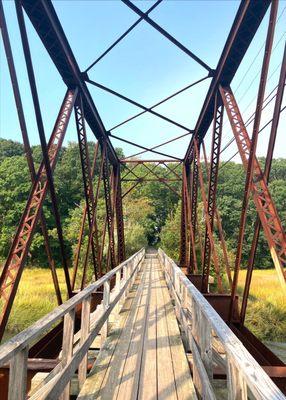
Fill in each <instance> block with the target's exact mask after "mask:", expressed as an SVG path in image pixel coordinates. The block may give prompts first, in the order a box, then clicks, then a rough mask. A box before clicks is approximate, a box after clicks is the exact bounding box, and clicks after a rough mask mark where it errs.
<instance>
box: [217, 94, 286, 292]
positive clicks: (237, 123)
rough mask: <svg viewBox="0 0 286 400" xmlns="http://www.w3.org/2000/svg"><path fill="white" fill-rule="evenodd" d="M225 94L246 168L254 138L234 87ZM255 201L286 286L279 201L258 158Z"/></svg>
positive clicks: (253, 188)
mask: <svg viewBox="0 0 286 400" xmlns="http://www.w3.org/2000/svg"><path fill="white" fill-rule="evenodd" d="M220 91H221V95H222V98H223V101H224V106H225V109H226V111H227V114H228V117H229V119H230V123H231V126H232V130H233V133H234V136H235V139H236V142H237V146H238V149H239V153H240V156H241V159H242V162H243V165H244V167H245V169H246V168H247V165H248V158H249V152H250V146H251V141H250V139H249V136H248V133H247V130H246V128H245V125H244V122H243V119H242V116H241V114H240V111H239V108H238V105H237V103H236V100H235V98H234V95H233V93H232V91H231V89H230V88H221V89H220ZM251 191H252V193H253V200H254V203H255V206H256V209H257V212H258V215H259V219H260V221H261V225H262V228H263V230H264V234H265V238H266V240H267V242H268V245H269V248H270V253H271V256H272V259H273V262H274V265H275V268H276V271H277V273H278V277H279V279H280V282H281V284H282V286H283V287H284V286H285V279H286V276H285V275H286V274H285V271H284V269H285V266H286V238H285V233H284V230H283V227H282V224H281V220H280V218H279V215H278V213H277V210H276V207H275V204H274V202H273V200H272V197H271V195H270V192H269V189H268V186H267V182H266V180H265V177H264V174H263V172H262V169H261V167H260V164H259V161H258V159H257V158H256V157H254V171H253V179H252V183H251Z"/></svg>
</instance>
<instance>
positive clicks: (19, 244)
mask: <svg viewBox="0 0 286 400" xmlns="http://www.w3.org/2000/svg"><path fill="white" fill-rule="evenodd" d="M76 95H77V90H73V91H72V90H69V91H68V92H67V94H66V96H65V98H64V101H63V104H62V107H61V110H60V112H59V115H58V118H57V121H56V124H55V127H54V130H53V132H52V135H51V138H50V140H49V144H48V155H49V162H50V168H51V171H53V170H54V168H55V166H56V163H57V157H58V154H59V151H60V149H61V146H62V143H63V140H64V137H65V133H66V129H67V125H68V122H69V119H70V116H71V112H72V109H73V106H74V102H75V99H76ZM47 190H48V180H47V174H46V168H45V165H44V162H42V163H41V165H40V168H39V170H38V173H37V179H36V180H35V183H34V184H33V186H32V189H31V193H30V195H29V198H28V201H27V205H26V207H25V210H24V212H23V214H22V217H21V220H20V223H19V226H18V228H17V232H16V235H15V237H14V239H13V242H12V246H11V249H10V251H9V254H8V257H7V260H6V262H5V264H4V268H3V271H2V274H1V278H0V290H1V298H2V302H3V303H2V304H3V306H2V311H1V320H0V338H2V337H3V334H4V330H5V326H6V323H7V320H8V317H9V314H10V311H11V307H12V304H13V301H14V298H15V296H16V292H17V288H18V284H19V282H20V278H21V275H22V272H23V268H24V263H25V260H26V257H27V254H28V251H29V247H30V245H31V241H32V238H33V234H34V231H35V227H36V224H37V221H38V219H39V216H40V212H41V209H42V206H43V202H44V199H45V197H46V194H47ZM66 278H67V284H68V282H69V275H68V276H67V277H66ZM67 288H68V293H69V292H71V287H70V285H67Z"/></svg>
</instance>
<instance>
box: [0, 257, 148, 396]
mask: <svg viewBox="0 0 286 400" xmlns="http://www.w3.org/2000/svg"><path fill="white" fill-rule="evenodd" d="M144 256H145V249H141V250H139V251H138V252H137V253H135V254H134V255H133V256H131V257H130V258H129V259H128V260H126V261H124V262H123V263H121V264H120V265H118V266H117V267H116V268H114V269H113V270H111V271H109V272H108V273H107V274H105V275H104V276H103V277H102V278H100V279H99V280H97V281H96V282H94V283H92V284H90V285H89V286H87V287H86V288H85V289H83V290H82V291H80V292H79V293H78V294H76V295H75V296H74V297H72V298H71V299H69V300H68V301H66V302H65V303H63V304H62V305H60V306H59V307H57V308H56V309H54V310H53V311H51V312H50V313H49V314H47V315H46V316H45V317H43V318H41V319H40V320H38V321H37V322H36V323H35V324H34V325H32V326H31V327H29V328H27V329H25V330H24V331H23V332H20V333H19V334H17V335H16V336H14V337H13V338H12V339H10V340H9V341H7V342H6V343H4V344H3V345H2V346H0V367H1V366H3V365H4V364H6V363H8V362H9V363H10V374H9V394H8V399H9V400H24V399H25V398H26V383H27V382H26V377H27V362H28V350H29V347H30V346H31V345H32V344H34V342H35V340H36V339H38V338H39V337H40V336H41V335H42V334H43V333H45V332H47V331H48V330H49V329H50V328H51V327H52V326H53V325H54V324H55V323H56V322H58V321H59V320H61V319H62V318H64V335H63V344H62V351H61V361H60V363H59V364H58V365H57V366H56V367H55V368H54V370H52V371H51V372H50V374H49V375H48V376H47V377H46V378H45V380H44V382H43V383H42V384H40V385H39V387H37V388H36V389H35V390H33V392H32V393H29V396H30V397H29V398H30V399H32V400H36V399H55V398H58V397H59V396H61V399H63V400H66V399H69V396H70V381H71V379H72V377H73V374H74V373H75V371H76V370H77V369H79V381H80V385H81V384H82V383H83V382H84V380H85V378H86V373H87V368H86V364H87V352H88V350H89V347H90V345H91V344H92V342H93V340H94V339H95V337H96V336H97V335H98V333H99V332H100V331H101V330H102V335H103V336H106V335H107V334H108V329H107V327H108V317H109V315H110V314H111V312H112V310H113V309H114V308H115V306H117V305H118V304H117V303H118V302H119V300H120V299H121V298H122V297H125V296H126V293H127V292H128V290H129V289H130V287H131V283H132V282H133V281H134V279H135V276H136V273H137V272H138V270H139V268H140V266H141V263H142V260H143V259H144ZM114 276H116V284H115V287H114V288H113V289H112V291H110V280H111V279H112V278H113V277H114ZM101 287H103V304H101V305H98V306H97V309H96V311H95V312H93V313H91V310H90V302H91V296H92V294H93V293H95V292H96V291H97V290H98V289H99V288H101ZM80 304H82V312H81V331H80V332H81V333H80V335H78V332H77V334H74V319H75V309H76V307H77V306H78V305H80ZM116 312H119V307H116ZM92 316H93V318H91V317H92ZM76 337H77V339H76ZM75 339H76V340H75ZM78 339H79V341H78ZM75 342H78V343H77V345H76V347H74V344H75ZM16 377H17V378H16ZM14 378H16V379H14Z"/></svg>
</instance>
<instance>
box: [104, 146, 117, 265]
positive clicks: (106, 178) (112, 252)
mask: <svg viewBox="0 0 286 400" xmlns="http://www.w3.org/2000/svg"><path fill="white" fill-rule="evenodd" d="M103 152H104V155H105V156H104V161H103V185H104V192H105V205H106V217H107V228H108V236H109V248H110V263H111V269H113V268H114V267H115V266H116V257H115V243H114V230H113V227H114V224H113V211H112V197H111V190H110V182H109V175H110V171H109V163H108V156H107V148H106V145H105V144H104V147H103Z"/></svg>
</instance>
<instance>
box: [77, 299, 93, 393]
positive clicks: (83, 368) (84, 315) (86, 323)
mask: <svg viewBox="0 0 286 400" xmlns="http://www.w3.org/2000/svg"><path fill="white" fill-rule="evenodd" d="M90 304H91V296H89V297H87V298H86V299H84V300H83V302H82V309H81V330H80V345H81V344H82V343H83V342H84V341H85V340H86V339H87V337H88V334H89V331H90ZM86 374H87V353H86V354H85V356H84V357H83V359H82V361H81V363H80V364H79V368H78V381H79V387H80V388H81V387H82V386H83V384H84V381H85V379H86Z"/></svg>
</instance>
